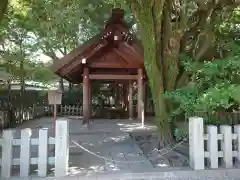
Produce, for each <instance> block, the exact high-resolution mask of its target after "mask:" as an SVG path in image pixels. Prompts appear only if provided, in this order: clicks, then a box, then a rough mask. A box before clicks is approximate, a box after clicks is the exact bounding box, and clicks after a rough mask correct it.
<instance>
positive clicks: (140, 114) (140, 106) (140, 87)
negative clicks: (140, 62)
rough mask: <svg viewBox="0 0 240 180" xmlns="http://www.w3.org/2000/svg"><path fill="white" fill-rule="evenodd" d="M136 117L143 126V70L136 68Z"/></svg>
mask: <svg viewBox="0 0 240 180" xmlns="http://www.w3.org/2000/svg"><path fill="white" fill-rule="evenodd" d="M137 102H138V119H139V120H141V122H142V126H144V102H143V70H142V69H138V101H137Z"/></svg>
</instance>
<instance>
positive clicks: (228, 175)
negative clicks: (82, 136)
mask: <svg viewBox="0 0 240 180" xmlns="http://www.w3.org/2000/svg"><path fill="white" fill-rule="evenodd" d="M3 180H4V179H3ZM10 180H240V169H228V170H226V169H225V170H224V169H222V170H205V171H191V170H182V171H178V170H175V171H174V170H172V171H166V172H149V173H121V174H120V173H115V174H105V175H97V176H89V177H86V176H68V177H62V178H54V177H49V178H34V177H32V178H22V179H21V178H11V179H10Z"/></svg>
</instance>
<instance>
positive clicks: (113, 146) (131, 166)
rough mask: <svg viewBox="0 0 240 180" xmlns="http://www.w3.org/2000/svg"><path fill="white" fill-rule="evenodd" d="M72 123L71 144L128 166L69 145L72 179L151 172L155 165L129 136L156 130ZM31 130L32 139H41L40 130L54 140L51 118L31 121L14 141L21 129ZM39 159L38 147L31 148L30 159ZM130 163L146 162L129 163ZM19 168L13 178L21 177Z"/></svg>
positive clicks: (137, 125)
mask: <svg viewBox="0 0 240 180" xmlns="http://www.w3.org/2000/svg"><path fill="white" fill-rule="evenodd" d="M67 118H68V119H69V133H70V137H71V139H72V140H74V141H76V142H77V143H79V144H80V145H82V146H83V147H85V148H86V149H89V150H90V151H92V152H94V153H96V154H98V155H100V156H103V157H106V158H107V159H110V160H115V161H124V162H125V163H119V162H111V161H106V160H104V159H100V158H98V157H95V156H93V155H91V154H88V153H87V152H85V151H83V150H82V149H80V148H79V147H77V146H76V145H74V144H73V143H72V142H71V141H70V142H69V145H70V150H69V174H70V175H94V174H99V173H113V172H122V171H124V172H126V171H127V172H142V171H143V172H146V171H152V170H153V169H154V168H153V165H152V164H151V163H150V162H149V161H148V160H147V159H146V157H145V156H144V155H143V153H142V151H141V149H140V148H139V147H138V146H137V145H136V143H135V142H134V141H133V140H132V138H131V137H130V136H129V134H128V133H127V132H132V131H154V130H155V128H156V127H155V126H153V125H146V126H145V128H144V129H143V128H141V123H138V122H136V121H129V120H105V119H103V120H95V121H93V122H92V123H91V124H90V125H89V126H88V127H86V126H85V125H84V126H83V125H82V120H81V119H80V118H79V117H67ZM24 128H31V129H32V138H38V130H39V129H40V128H48V129H49V136H50V137H54V129H53V123H52V119H51V118H41V119H39V120H34V121H29V122H26V123H24V124H23V125H21V126H19V127H17V128H16V132H15V135H14V136H15V138H20V136H21V135H20V131H19V130H20V129H24ZM13 151H14V152H13V154H14V158H19V157H20V147H14V150H13ZM54 152H55V150H54V145H51V146H50V147H49V156H54ZM37 156H38V147H37V146H32V147H31V157H37ZM128 161H144V162H139V163H128ZM30 169H31V175H35V174H36V173H37V166H36V165H31V168H30ZM18 174H19V168H18V167H17V168H14V169H13V175H14V176H18ZM48 174H49V176H51V175H53V174H54V166H49V168H48Z"/></svg>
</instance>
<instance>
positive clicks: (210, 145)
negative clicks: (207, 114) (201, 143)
mask: <svg viewBox="0 0 240 180" xmlns="http://www.w3.org/2000/svg"><path fill="white" fill-rule="evenodd" d="M207 133H208V139H207V149H208V152H209V161H210V167H211V168H218V136H217V135H218V133H217V126H212V125H210V126H208V127H207Z"/></svg>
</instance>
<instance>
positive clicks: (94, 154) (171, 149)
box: [69, 137, 187, 164]
mask: <svg viewBox="0 0 240 180" xmlns="http://www.w3.org/2000/svg"><path fill="white" fill-rule="evenodd" d="M69 139H70V141H71V142H72V143H73V144H75V145H76V146H77V147H79V148H81V149H82V150H84V151H85V152H87V153H89V154H91V155H93V156H95V157H97V158H99V159H103V160H105V161H110V162H115V163H123V164H124V163H126V164H129V163H131V164H133V163H141V162H148V161H150V160H155V159H156V158H158V157H161V156H163V155H166V154H168V153H169V152H171V151H173V150H174V149H176V147H178V146H179V145H181V144H183V143H184V142H185V141H186V140H187V138H185V139H184V140H182V141H181V142H179V143H177V144H175V145H174V146H173V147H172V148H170V149H169V150H167V151H166V152H164V153H162V154H159V155H158V156H156V157H152V158H148V159H147V160H141V161H117V160H112V159H109V158H107V157H104V156H100V155H98V154H96V153H94V152H92V151H90V150H88V149H86V148H85V147H83V146H82V145H80V144H79V143H77V142H76V141H74V140H73V139H72V138H70V137H69Z"/></svg>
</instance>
